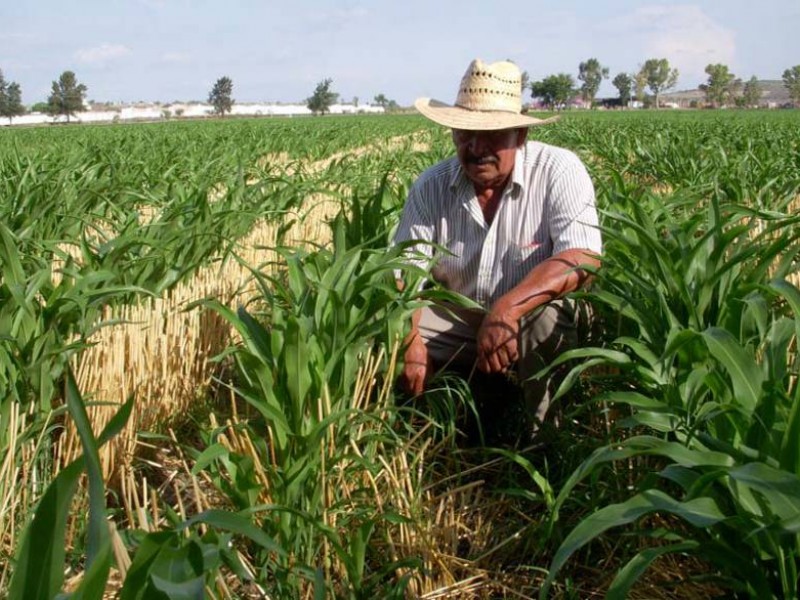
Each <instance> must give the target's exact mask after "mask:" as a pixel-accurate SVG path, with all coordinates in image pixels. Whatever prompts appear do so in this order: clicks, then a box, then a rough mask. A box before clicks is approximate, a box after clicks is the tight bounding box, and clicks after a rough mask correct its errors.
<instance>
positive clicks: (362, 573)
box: [0, 111, 800, 599]
mask: <svg viewBox="0 0 800 600" xmlns="http://www.w3.org/2000/svg"><path fill="white" fill-rule="evenodd" d="M530 137H532V138H535V139H540V140H542V141H544V142H548V143H553V144H556V145H560V146H564V147H567V148H570V149H572V150H573V151H575V152H576V153H577V154H578V155H579V156H581V158H582V159H583V160H584V162H585V163H586V165H587V168H588V169H589V171H590V174H591V176H592V179H593V181H594V183H595V187H596V190H597V196H598V206H599V208H600V210H601V226H602V228H603V234H604V241H605V256H604V262H603V267H602V268H601V269H600V271H599V272H598V273H597V276H596V282H595V285H594V286H593V288H592V289H591V291H590V292H588V293H586V294H585V297H586V300H587V301H588V302H591V303H592V305H593V306H594V309H595V311H596V313H597V315H598V323H599V325H600V327H599V328H598V331H599V333H598V335H597V336H595V337H594V338H593V339H591V340H587V342H586V346H585V347H584V348H582V349H581V350H579V351H575V352H573V353H572V354H571V355H569V356H566V357H565V362H564V364H563V365H561V366H560V368H562V369H564V372H565V373H566V374H567V375H566V377H565V379H564V385H563V386H562V390H561V391H560V392H561V396H560V400H559V404H558V410H559V413H560V415H561V423H560V425H559V427H557V428H556V427H552V428H546V429H545V430H544V431H543V432H542V434H541V436H540V438H539V439H538V443H537V444H536V445H534V446H532V447H529V448H519V447H515V448H511V447H508V446H503V447H492V446H490V445H487V444H481V443H474V440H473V441H470V443H467V440H466V439H465V435H464V434H463V430H464V429H465V428H466V427H467V423H468V422H470V415H471V414H472V412H473V410H474V405H475V401H474V399H473V398H472V397H471V394H470V393H469V390H468V388H467V386H466V385H465V383H464V382H463V381H460V380H458V379H457V378H454V377H452V376H449V375H447V374H446V373H443V374H441V375H440V376H439V377H438V378H437V381H436V385H435V386H434V389H432V390H431V391H430V392H427V393H426V394H425V395H424V396H423V397H421V398H418V399H415V400H414V401H409V400H408V399H406V398H403V397H402V396H400V395H399V394H398V393H397V392H396V390H395V389H394V387H393V385H392V384H393V381H394V374H395V371H396V365H397V360H398V356H400V348H399V343H400V340H402V337H403V331H404V327H405V326H406V322H407V319H408V317H409V315H410V314H411V312H412V311H413V310H414V309H415V308H416V307H418V306H420V303H424V302H430V301H433V299H435V298H437V297H440V295H441V293H442V292H441V291H439V290H435V289H434V290H430V291H427V292H423V295H422V296H421V297H420V296H419V295H417V294H414V293H412V292H411V291H410V290H412V289H414V288H413V286H412V287H409V288H408V290H407V291H404V292H398V291H397V290H396V288H395V286H394V274H395V272H396V270H397V269H401V268H404V267H403V261H402V251H403V249H402V248H389V244H388V241H389V239H390V238H391V232H392V229H393V227H394V226H395V224H396V223H397V221H398V219H399V213H400V210H401V208H402V204H403V201H404V199H405V196H406V193H407V190H408V187H409V186H410V184H411V183H412V182H413V180H414V179H415V178H416V176H417V175H419V174H420V173H421V172H422V171H423V170H424V169H425V168H427V167H428V166H430V165H433V164H434V163H435V162H437V161H438V160H441V159H442V158H444V157H447V156H449V155H451V153H452V150H451V145H452V144H451V142H450V139H449V134H448V132H447V131H445V130H443V129H440V128H438V127H436V126H434V125H432V124H429V123H428V122H427V121H425V120H424V119H422V118H418V117H414V116H396V117H391V116H380V117H366V116H364V117H336V118H332V117H331V118H318V119H316V118H315V119H311V118H307V119H286V120H271V119H252V120H251V119H248V120H217V121H207V122H169V123H160V124H148V125H114V126H112V125H109V126H80V127H52V128H37V129H15V130H11V129H8V130H2V131H0V498H1V499H2V501H1V502H0V595H3V596H5V595H8V596H9V597H12V598H52V597H54V596H55V595H56V594H57V593H58V592H59V591H67V592H76V593H78V594H79V597H87V598H100V597H103V596H104V595H105V596H106V597H117V596H118V597H121V598H197V597H203V596H204V595H205V596H207V597H220V598H321V597H336V598H393V597H394V598H405V597H413V598H428V599H433V598H497V597H508V598H536V597H561V598H586V597H591V596H593V595H603V594H608V597H611V598H621V597H626V596H627V597H631V598H696V597H732V596H737V597H751V598H770V597H775V598H796V597H797V596H798V594H800V584H799V583H798V566H799V565H800V537H799V536H800V389H798V385H797V375H798V358H797V339H798V334H800V277H799V276H798V271H799V270H800V259H798V249H799V248H800V246H799V244H800V225H798V220H800V216H798V215H799V214H800V210H799V209H800V112H798V111H685V112H683V111H681V112H677V111H676V112H635V113H634V112H631V113H627V112H607V113H574V114H573V113H570V114H566V115H564V117H563V118H562V119H561V121H559V122H558V123H557V124H555V125H552V126H548V127H543V128H538V129H532V130H531V134H530ZM410 276H419V277H422V276H423V274H422V273H411V274H410ZM554 367H555V366H554ZM503 400H506V399H505V398H498V401H503Z"/></svg>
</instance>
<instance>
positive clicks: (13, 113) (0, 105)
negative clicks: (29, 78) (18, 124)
mask: <svg viewBox="0 0 800 600" xmlns="http://www.w3.org/2000/svg"><path fill="white" fill-rule="evenodd" d="M24 114H25V106H23V104H22V89H21V88H20V86H19V84H18V83H17V82H15V81H11V82H6V80H5V77H3V71H0V117H6V118H8V122H9V124H10V123H11V121H12V119H13V118H14V117H18V116H20V115H24Z"/></svg>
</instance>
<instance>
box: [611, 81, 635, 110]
mask: <svg viewBox="0 0 800 600" xmlns="http://www.w3.org/2000/svg"><path fill="white" fill-rule="evenodd" d="M611 83H612V84H614V87H615V88H617V91H618V92H619V103H620V104H621V105H622V106H628V104H630V101H631V93H632V92H633V77H631V76H630V75H629V74H628V73H619V74H617V76H616V77H614V79H613V80H612V81H611Z"/></svg>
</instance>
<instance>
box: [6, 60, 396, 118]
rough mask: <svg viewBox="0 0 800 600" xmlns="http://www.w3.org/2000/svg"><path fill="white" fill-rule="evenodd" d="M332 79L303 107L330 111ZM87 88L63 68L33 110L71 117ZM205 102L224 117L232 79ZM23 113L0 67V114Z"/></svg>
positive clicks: (384, 102)
mask: <svg viewBox="0 0 800 600" xmlns="http://www.w3.org/2000/svg"><path fill="white" fill-rule="evenodd" d="M332 84H333V80H332V79H330V78H328V79H324V80H322V81H321V82H319V83H318V84H317V86H316V88H315V89H314V92H313V93H312V94H311V96H309V97H308V98H306V101H305V102H306V106H307V107H308V109H309V110H310V111H311V112H312V113H313V114H315V115H324V114H326V113H328V112H330V108H331V106H332V105H333V104H335V103H336V102H338V100H339V94H338V93H336V92H334V91H333V90H332V89H331V85H332ZM87 92H88V88H87V87H86V85H84V84H83V83H80V82H78V79H77V77H76V76H75V73H74V72H73V71H64V72H63V73H62V74H61V76H60V77H59V78H58V80H56V81H53V85H52V88H51V92H50V95H49V96H48V97H47V102H39V103H37V104H34V105H33V107H32V108H33V110H35V111H42V112H45V113H47V114H49V115H50V116H52V117H58V116H63V117H66V119H67V122H69V120H70V118H71V117H73V116H75V113H78V112H81V111H83V110H85V102H86V94H87ZM374 101H375V104H377V105H378V106H381V107H383V108H384V110H393V109H396V108H398V105H397V103H396V102H395V101H394V100H390V99H388V98H387V97H386V96H385V95H384V94H378V95H377V96H375V99H374ZM208 102H209V104H211V105H212V106H213V108H214V114H216V115H219V116H225V115H226V114H228V113H230V112H231V111H232V110H233V104H234V102H235V101H234V99H233V80H232V79H231V78H230V77H227V76H223V77H220V78H219V79H217V81H216V82H214V86H213V87H212V88H211V91H210V92H209V94H208ZM353 103H354V104H355V105H356V106H357V105H358V98H353ZM26 112H27V110H26V108H25V105H24V104H23V103H22V88H21V86H20V85H19V83H17V82H15V81H10V82H7V81H6V80H5V77H4V75H3V71H2V70H0V117H5V118H7V119H8V121H9V123H11V122H12V120H13V118H14V117H19V116H22V115H24V114H25V113H26Z"/></svg>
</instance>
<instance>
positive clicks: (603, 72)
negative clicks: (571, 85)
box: [578, 58, 608, 105]
mask: <svg viewBox="0 0 800 600" xmlns="http://www.w3.org/2000/svg"><path fill="white" fill-rule="evenodd" d="M578 79H579V80H580V81H582V82H583V84H582V85H581V98H583V100H584V101H585V102H588V103H589V105H591V104H592V103H593V102H594V98H595V96H597V90H599V89H600V84H601V83H603V79H608V67H604V66H603V65H601V64H600V61H599V60H597V59H596V58H590V59H589V60H587V61H586V62H582V63H580V65H578Z"/></svg>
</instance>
